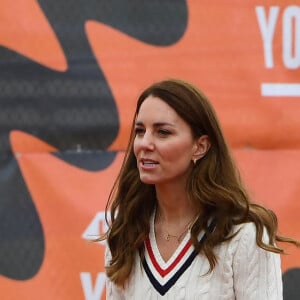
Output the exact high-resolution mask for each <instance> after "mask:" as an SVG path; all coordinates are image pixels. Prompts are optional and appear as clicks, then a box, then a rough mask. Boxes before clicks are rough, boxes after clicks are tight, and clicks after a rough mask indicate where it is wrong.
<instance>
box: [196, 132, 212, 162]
mask: <svg viewBox="0 0 300 300" xmlns="http://www.w3.org/2000/svg"><path fill="white" fill-rule="evenodd" d="M210 145H211V142H210V139H209V136H208V135H205V134H204V135H201V136H200V137H199V138H197V139H196V140H195V144H194V153H193V157H192V161H194V163H195V162H196V161H197V160H198V159H200V158H202V157H203V156H205V154H206V153H207V151H208V150H209V148H210Z"/></svg>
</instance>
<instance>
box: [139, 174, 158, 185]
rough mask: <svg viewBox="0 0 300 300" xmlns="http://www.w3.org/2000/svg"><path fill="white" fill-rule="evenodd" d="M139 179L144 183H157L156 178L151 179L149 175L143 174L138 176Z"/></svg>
mask: <svg viewBox="0 0 300 300" xmlns="http://www.w3.org/2000/svg"><path fill="white" fill-rule="evenodd" d="M140 180H141V182H143V183H145V184H156V183H157V180H154V179H151V178H149V177H148V178H147V177H144V176H140Z"/></svg>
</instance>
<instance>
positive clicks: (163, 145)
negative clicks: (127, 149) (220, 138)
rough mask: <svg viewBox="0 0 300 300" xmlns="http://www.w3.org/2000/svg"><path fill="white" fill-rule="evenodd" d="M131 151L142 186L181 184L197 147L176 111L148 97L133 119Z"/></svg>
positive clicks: (187, 126)
mask: <svg viewBox="0 0 300 300" xmlns="http://www.w3.org/2000/svg"><path fill="white" fill-rule="evenodd" d="M133 149H134V154H135V156H136V159H137V166H138V170H139V174H140V179H141V181H142V182H144V183H147V184H162V183H179V182H182V183H183V184H185V180H186V178H187V175H188V173H189V171H190V169H191V168H192V159H193V155H194V153H195V151H196V149H197V145H196V141H195V139H194V138H193V135H192V131H191V128H190V126H189V125H188V124H187V123H186V122H185V121H184V120H183V119H182V118H181V117H180V116H179V115H178V114H177V113H176V111H175V110H174V109H173V108H171V107H170V106H169V105H168V104H167V103H166V102H164V101H162V100H161V99H160V98H157V97H153V96H151V95H150V96H148V97H147V98H146V99H145V100H144V102H143V103H142V105H141V107H140V110H139V113H138V115H137V118H136V123H135V138H134V144H133Z"/></svg>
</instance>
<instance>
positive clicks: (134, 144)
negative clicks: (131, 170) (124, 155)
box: [133, 139, 139, 157]
mask: <svg viewBox="0 0 300 300" xmlns="http://www.w3.org/2000/svg"><path fill="white" fill-rule="evenodd" d="M138 151H139V145H138V142H137V141H136V139H134V141H133V153H134V155H135V157H136V156H137V153H138Z"/></svg>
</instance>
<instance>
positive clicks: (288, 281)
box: [282, 268, 300, 300]
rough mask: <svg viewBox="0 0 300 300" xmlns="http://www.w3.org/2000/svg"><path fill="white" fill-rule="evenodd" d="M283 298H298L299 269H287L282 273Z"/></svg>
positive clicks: (296, 299)
mask: <svg viewBox="0 0 300 300" xmlns="http://www.w3.org/2000/svg"><path fill="white" fill-rule="evenodd" d="M282 279H283V299H284V300H299V299H300V269H299V268H295V269H289V270H288V271H287V272H285V273H284V274H283V277H282Z"/></svg>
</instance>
